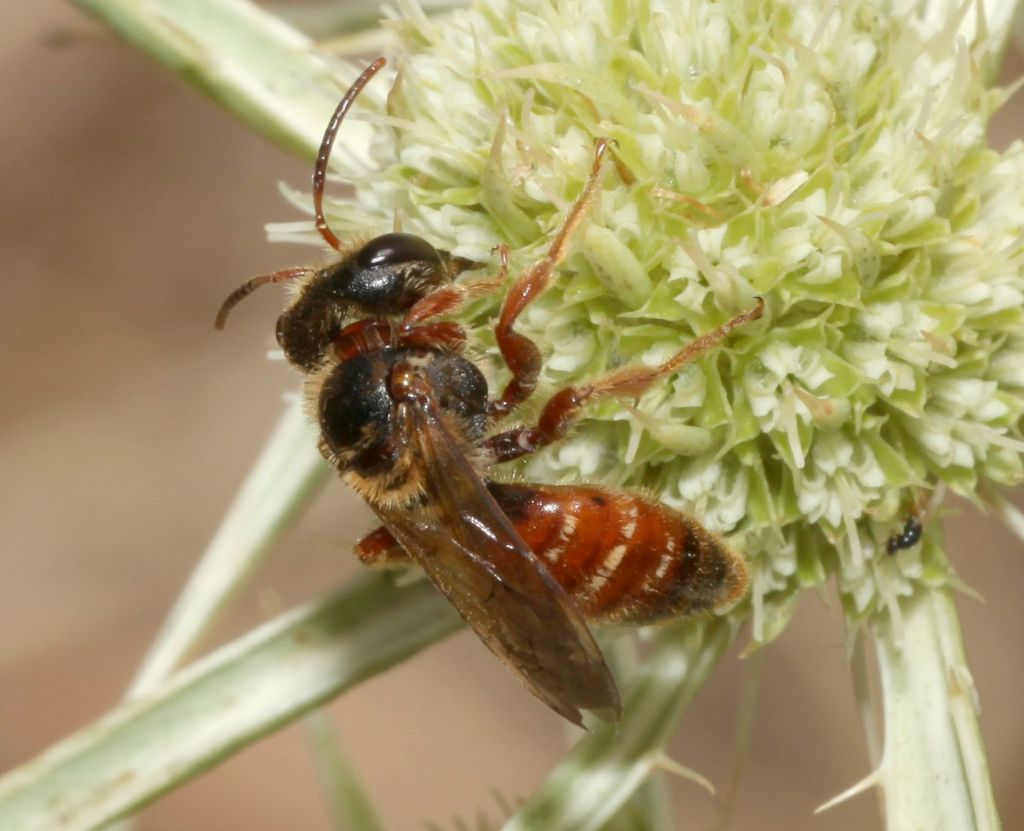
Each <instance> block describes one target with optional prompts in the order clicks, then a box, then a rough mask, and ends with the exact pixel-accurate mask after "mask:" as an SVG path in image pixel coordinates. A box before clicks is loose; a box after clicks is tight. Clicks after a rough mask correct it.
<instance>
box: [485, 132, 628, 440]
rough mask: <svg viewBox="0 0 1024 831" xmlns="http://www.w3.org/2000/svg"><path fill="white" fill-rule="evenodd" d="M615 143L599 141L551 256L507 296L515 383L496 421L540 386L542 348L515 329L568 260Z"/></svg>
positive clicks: (497, 406)
mask: <svg viewBox="0 0 1024 831" xmlns="http://www.w3.org/2000/svg"><path fill="white" fill-rule="evenodd" d="M612 144H614V142H613V141H612V140H611V139H606V138H600V139H597V141H596V142H595V146H594V162H593V164H592V165H591V168H590V175H589V176H588V177H587V181H586V182H585V183H584V185H583V189H582V190H581V191H580V193H579V196H577V197H576V201H575V202H574V203H573V204H572V207H571V208H570V209H569V213H568V214H567V215H566V217H565V219H564V220H563V222H562V227H561V228H559V229H558V233H557V234H555V238H554V240H553V241H552V243H551V247H550V248H548V252H547V254H545V255H544V256H543V257H542V258H541V259H539V260H538V261H537V262H535V263H534V264H533V265H531V266H530V267H529V268H527V269H526V271H524V272H523V273H522V274H520V275H519V277H518V278H516V281H515V282H514V283H513V284H512V288H511V289H509V292H508V294H507V295H506V297H505V305H504V306H502V309H501V315H500V317H499V318H498V323H497V325H496V326H495V327H494V333H495V336H496V337H497V341H498V348H499V349H500V350H501V356H502V357H503V358H504V359H505V364H506V365H507V366H508V368H509V371H510V372H511V373H512V380H511V381H509V382H508V384H507V385H506V386H505V389H504V390H503V391H502V393H501V396H500V397H499V398H497V399H495V400H494V401H492V402H491V403H490V406H489V409H488V414H489V415H490V417H491V418H492V419H495V420H497V419H501V418H504V417H505V416H506V415H508V414H509V413H510V412H512V410H514V409H515V408H516V407H518V406H519V405H520V404H522V403H523V402H524V401H525V400H526V399H527V398H529V397H530V395H531V394H532V393H533V390H534V388H535V387H536V386H537V376H538V375H539V374H540V366H541V359H540V349H538V348H537V344H535V343H534V342H533V341H532V340H530V339H529V338H527V337H526V336H525V335H521V334H519V333H518V332H515V331H513V329H512V327H513V325H515V322H516V319H517V318H518V317H519V315H521V314H522V313H523V310H524V309H526V307H527V306H529V305H530V303H532V302H533V301H534V299H536V298H537V297H538V296H539V295H540V294H541V292H543V291H544V289H546V288H547V286H548V284H549V283H550V282H551V277H552V275H553V274H554V271H555V268H556V267H557V266H558V264H559V263H561V262H562V260H563V259H565V252H566V248H567V247H568V243H569V239H570V237H571V236H572V234H573V232H574V231H575V230H576V228H577V227H579V224H580V222H581V221H582V220H583V217H584V216H585V215H586V212H587V208H589V207H590V203H591V202H593V201H594V194H595V193H596V192H597V186H598V183H599V182H600V177H601V167H602V164H603V162H604V160H605V156H606V154H607V152H608V150H609V148H610V147H611V145H612Z"/></svg>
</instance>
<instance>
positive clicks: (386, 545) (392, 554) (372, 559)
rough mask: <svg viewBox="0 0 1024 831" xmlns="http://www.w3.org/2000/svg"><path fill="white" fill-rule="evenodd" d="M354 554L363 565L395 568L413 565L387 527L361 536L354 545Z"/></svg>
mask: <svg viewBox="0 0 1024 831" xmlns="http://www.w3.org/2000/svg"><path fill="white" fill-rule="evenodd" d="M355 551H356V556H357V557H358V558H359V561H360V562H361V563H362V564H363V565H365V566H375V567H377V568H397V567H401V566H411V565H413V561H412V559H411V558H410V557H409V555H408V554H407V553H406V551H405V549H404V548H402V546H400V545H399V544H398V543H397V542H396V541H395V538H394V537H392V536H391V532H390V531H388V529H387V528H383V527H382V528H377V529H376V530H374V531H371V532H370V533H369V534H367V535H366V536H365V537H363V538H362V539H361V540H360V541H359V542H357V543H356V546H355Z"/></svg>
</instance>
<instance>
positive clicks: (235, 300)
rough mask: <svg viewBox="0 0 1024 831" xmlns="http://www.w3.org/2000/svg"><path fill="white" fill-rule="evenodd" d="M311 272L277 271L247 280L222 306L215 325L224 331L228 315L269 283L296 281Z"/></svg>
mask: <svg viewBox="0 0 1024 831" xmlns="http://www.w3.org/2000/svg"><path fill="white" fill-rule="evenodd" d="M311 271H313V269H311V268H285V269H282V270H281V271H275V272H274V273H273V274H261V275H260V276H259V277H253V278H252V279H251V280H246V281H245V282H244V283H242V285H240V286H239V287H238V288H237V289H235V290H234V291H233V292H231V294H229V295H228V296H227V299H226V300H225V301H224V302H223V303H221V304H220V310H219V311H218V312H217V319H216V320H215V321H214V323H213V325H214V326H215V327H216V328H217V329H223V328H224V323H225V322H226V321H227V319H228V313H229V312H230V311H231V310H232V309H233V308H235V306H237V305H238V304H239V303H240V302H242V301H243V300H244V299H245V298H246V297H248V296H249V295H250V294H252V293H253V292H254V291H256V289H258V288H259V287H260V286H265V285H266V284H267V283H283V282H285V281H286V280H294V279H295V278H297V277H302V276H303V275H305V274H309V273H310V272H311Z"/></svg>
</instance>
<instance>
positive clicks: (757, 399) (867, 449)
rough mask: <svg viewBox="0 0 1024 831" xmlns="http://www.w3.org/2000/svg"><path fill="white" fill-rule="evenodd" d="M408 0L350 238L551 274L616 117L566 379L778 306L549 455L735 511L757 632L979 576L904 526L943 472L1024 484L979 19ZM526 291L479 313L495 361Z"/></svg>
mask: <svg viewBox="0 0 1024 831" xmlns="http://www.w3.org/2000/svg"><path fill="white" fill-rule="evenodd" d="M400 9H401V11H402V17H401V19H400V20H396V21H394V22H393V26H394V28H395V29H396V30H397V32H398V33H399V35H400V38H401V43H402V44H403V50H402V55H401V57H400V59H399V61H398V70H397V74H396V75H394V76H393V85H392V86H391V88H390V89H388V88H387V87H388V85H387V83H380V82H377V84H372V85H371V87H370V89H368V90H367V92H366V93H365V94H364V98H363V99H362V100H361V102H360V107H361V108H362V111H363V113H364V116H363V117H364V118H366V119H367V120H369V121H370V122H371V124H372V125H373V131H374V135H373V139H372V142H371V145H370V148H371V149H370V154H369V156H368V157H366V158H361V157H360V156H359V154H353V153H348V154H346V152H345V151H344V150H343V149H342V148H341V147H339V153H338V156H339V169H340V170H341V171H342V172H343V175H344V176H345V178H346V179H348V180H349V181H352V182H353V183H354V184H355V188H356V192H355V195H354V197H352V198H351V199H347V200H344V201H337V202H334V203H333V204H332V205H331V207H330V209H329V210H330V214H331V221H332V224H333V225H334V226H335V228H336V229H337V230H339V232H341V231H344V232H347V233H351V234H358V233H380V232H381V231H382V230H386V229H387V228H388V227H389V226H390V224H391V222H392V221H393V217H394V216H396V215H397V216H398V217H400V219H401V222H402V224H403V226H404V227H405V229H406V230H410V231H413V232H415V233H418V234H421V235H422V236H424V237H426V238H427V239H429V240H431V241H432V242H433V243H435V244H436V245H437V246H438V247H443V248H447V249H449V250H452V251H453V252H454V253H456V254H459V255H462V256H466V257H471V258H473V259H475V260H479V261H482V262H486V263H490V264H491V265H492V268H493V267H494V266H495V265H496V257H495V255H494V254H493V253H492V249H493V247H494V246H496V245H498V244H499V243H507V244H509V245H510V246H512V249H513V261H512V262H513V270H516V269H522V268H524V267H526V266H527V265H529V264H530V263H531V262H533V261H534V260H536V259H537V258H538V257H540V256H542V254H543V253H544V251H545V250H546V248H547V246H548V245H549V243H550V239H551V236H552V234H553V232H554V230H555V229H556V228H557V227H558V225H559V223H560V222H561V220H562V219H563V217H564V215H565V213H566V210H567V209H568V207H569V205H570V204H571V203H572V201H573V200H574V199H575V198H576V196H577V194H578V193H579V192H580V189H581V187H582V185H583V182H584V180H585V178H586V175H587V173H588V171H589V169H590V165H591V160H592V157H593V147H594V140H595V138H597V137H607V138H611V139H614V141H615V142H616V143H617V147H616V150H615V155H616V157H617V159H618V161H619V162H621V165H620V166H619V168H618V169H617V168H616V167H615V166H613V165H608V169H607V170H606V171H605V172H604V174H603V180H602V184H601V189H600V193H599V196H598V198H597V199H596V200H595V203H594V204H593V206H592V208H591V210H590V212H589V215H588V217H587V219H586V220H585V221H584V223H583V224H582V225H581V227H580V228H579V230H578V232H577V233H576V234H575V236H574V237H573V239H572V242H571V246H570V251H569V254H568V256H567V258H566V260H565V262H564V263H563V264H562V265H561V266H560V268H559V269H558V273H557V276H556V278H555V280H554V281H553V284H552V286H551V287H550V289H548V291H547V292H546V293H545V294H544V295H543V296H542V297H541V299H540V300H538V301H537V302H536V303H535V304H533V305H532V306H531V307H530V308H529V310H528V311H527V312H526V313H525V314H524V316H523V317H522V318H521V322H520V324H519V328H520V330H521V331H522V332H523V333H524V334H526V335H527V336H529V337H531V338H533V339H535V340H536V341H537V342H538V343H540V344H541V345H542V348H543V349H544V352H545V356H546V359H545V364H544V369H543V372H542V378H541V387H540V389H539V391H538V394H537V395H536V396H535V399H534V400H535V401H536V402H540V403H542V402H543V401H545V400H546V398H547V395H548V394H550V392H551V391H552V390H554V389H555V388H557V387H559V386H562V385H565V384H573V383H581V382H585V381H587V380H589V379H592V378H594V377H596V376H599V375H601V374H602V373H604V372H606V371H607V370H608V369H609V368H613V367H617V366H622V365H628V364H636V363H641V364H653V363H656V362H659V361H661V360H664V359H665V358H666V357H668V356H669V355H671V354H672V353H673V352H675V351H676V350H677V349H678V348H679V347H680V346H681V345H682V344H683V343H685V342H686V341H687V340H689V339H691V338H693V337H694V336H696V335H699V334H701V333H703V332H705V331H708V330H709V329H711V328H713V327H715V326H716V325H718V324H720V323H721V322H723V321H724V320H725V319H727V318H729V317H731V316H732V315H734V314H736V313H737V312H739V311H741V310H743V309H745V308H749V307H750V306H751V305H753V303H754V301H755V297H757V296H763V297H764V298H765V299H766V301H767V305H768V309H767V311H766V313H765V315H764V317H763V318H762V320H760V321H758V322H757V323H754V324H751V325H749V326H747V327H744V328H743V329H742V330H740V331H737V332H736V333H735V334H733V335H732V336H731V337H730V338H729V340H728V342H727V343H725V344H724V345H723V346H722V347H721V348H719V349H717V350H716V351H715V352H714V353H713V354H711V355H709V356H706V357H705V358H703V359H702V360H700V361H699V362H697V363H695V364H693V365H690V366H688V367H686V368H685V369H684V370H683V371H681V372H679V373H678V374H677V375H676V376H674V377H672V378H670V379H668V380H666V381H664V382H663V383H659V384H657V385H656V386H655V388H653V389H651V390H650V391H648V392H647V393H645V394H644V395H642V396H641V397H640V398H639V399H638V400H637V401H635V402H629V401H623V402H604V403H601V404H600V405H598V406H595V407H592V408H590V409H589V410H588V411H587V413H586V417H585V419H584V420H583V421H582V423H581V424H580V426H579V428H578V429H577V430H576V431H575V432H574V433H573V435H572V436H571V437H570V438H568V439H566V440H565V441H562V442H560V443H559V444H557V445H556V446H553V447H551V448H549V449H548V450H546V451H544V452H542V453H539V454H537V455H536V456H535V457H533V458H531V459H530V460H529V461H528V462H526V463H525V464H524V465H523V466H522V472H523V474H524V475H525V476H527V477H529V478H530V479H534V480H538V481H558V480H565V479H572V480H590V481H601V482H607V483H610V484H614V485H623V486H636V487H642V488H645V489H648V490H649V491H653V492H654V493H656V494H657V495H658V496H659V497H660V498H661V499H663V500H664V501H665V502H667V503H668V504H670V505H672V506H674V507H677V508H679V509H681V510H685V511H687V512H690V513H692V514H694V515H695V516H697V517H698V518H699V519H700V520H701V521H702V522H703V523H705V524H706V525H707V526H708V527H710V528H712V529H713V530H716V531H719V532H721V533H723V534H726V535H727V536H728V537H729V538H730V539H731V540H732V541H733V544H734V545H735V546H736V547H737V548H738V549H739V550H741V551H742V552H744V553H745V555H746V556H747V558H748V559H749V560H750V562H751V564H752V569H753V573H754V579H753V586H752V603H753V609H754V612H755V617H754V621H755V628H754V635H755V639H757V640H767V639H769V638H770V637H772V636H773V635H774V634H775V633H776V632H778V631H779V630H780V629H781V626H782V625H783V624H784V622H785V620H786V618H787V616H788V613H789V610H790V609H791V608H792V604H791V603H790V600H791V599H792V597H793V596H794V595H795V593H796V590H797V589H799V588H801V587H806V586H810V585H814V584H817V583H819V582H821V581H822V580H824V579H825V577H826V576H827V575H828V574H830V573H835V574H836V575H837V576H838V580H839V585H840V588H841V590H842V592H843V595H844V598H845V603H846V605H847V611H848V613H850V614H852V615H853V616H854V617H855V618H858V617H861V616H866V615H869V614H872V613H874V612H877V611H880V610H886V609H895V608H896V604H895V600H896V599H897V598H898V597H900V596H901V595H904V594H907V593H909V592H910V591H911V590H912V589H913V587H914V585H915V583H918V582H920V581H924V582H926V583H929V584H936V585H937V584H942V583H944V582H948V581H949V580H951V578H952V573H951V570H950V567H949V566H948V564H947V562H946V560H945V558H944V556H943V554H942V548H941V540H940V539H939V535H940V530H939V527H938V526H939V524H938V523H937V522H933V523H928V522H926V523H925V525H926V530H925V535H924V541H923V544H922V545H914V546H909V547H908V548H907V549H906V550H902V551H898V552H896V553H895V554H892V553H889V552H887V550H886V540H887V539H888V538H889V537H890V536H891V535H892V534H893V533H894V532H898V531H899V530H900V529H901V528H902V527H903V524H904V520H905V517H906V516H907V513H908V511H910V510H911V509H912V507H913V506H915V505H916V506H918V507H919V508H920V506H922V505H924V504H925V503H928V502H929V501H930V502H931V505H930V508H929V511H930V514H932V515H934V513H935V502H936V501H937V500H935V499H932V498H931V495H932V494H934V493H936V492H941V491H942V489H944V488H945V489H949V490H951V491H953V492H955V493H958V494H962V495H964V496H967V497H968V498H977V494H978V490H979V488H980V487H982V486H984V485H987V484H990V485H1014V484H1017V483H1019V482H1020V481H1021V480H1022V477H1024V467H1022V464H1021V451H1022V450H1024V444H1022V443H1021V441H1020V440H1019V438H1018V437H1019V432H1020V424H1021V413H1022V411H1024V372H1021V369H1020V368H1021V367H1022V366H1024V277H1022V271H1021V263H1022V252H1024V247H1022V245H1021V243H1020V230H1021V223H1022V218H1024V148H1022V147H1021V146H1020V145H1014V146H1013V147H1012V148H1011V149H1010V150H1008V151H1007V152H1006V153H1005V154H1002V155H1000V154H999V153H996V152H994V151H992V150H990V149H988V148H987V147H986V145H985V125H986V121H987V119H988V117H989V116H990V115H991V113H992V112H993V110H994V109H995V108H996V107H997V106H998V104H999V103H1000V102H1001V97H1000V95H999V94H998V93H996V92H993V91H990V90H988V89H987V88H986V85H985V83H984V79H983V78H982V76H981V72H980V71H979V68H978V64H977V61H976V56H975V55H974V54H973V53H972V51H971V47H970V46H969V45H968V44H967V43H966V42H965V41H964V40H963V39H958V37H957V35H956V28H955V26H953V25H946V26H943V27H935V26H932V27H929V26H927V25H926V24H925V23H924V22H922V21H921V20H920V19H919V18H918V17H916V16H915V14H914V12H913V10H910V11H907V12H906V14H905V15H903V16H900V15H895V16H894V14H893V12H892V11H891V5H890V4H885V10H884V11H883V9H882V4H879V5H877V6H876V5H875V4H873V3H870V2H868V3H858V4H832V3H819V2H812V3H808V2H805V0H780V2H775V3H770V4H752V3H748V2H744V0H724V2H718V3H705V2H697V0H664V1H663V2H658V0H614V1H613V0H609V1H608V2H591V3H586V2H580V1H579V0H488V2H480V3H477V4H475V5H473V6H471V7H470V8H469V9H468V10H460V11H459V12H457V13H454V14H452V15H450V16H447V17H445V18H441V19H427V18H426V17H425V16H423V15H422V13H421V12H419V11H418V10H417V8H416V7H415V6H413V5H412V4H400ZM368 109H369V110H371V111H372V110H374V109H375V110H376V114H374V115H369V116H366V115H365V112H366V111H367V110H368ZM342 143H344V142H342ZM501 299H502V298H501V297H500V295H499V296H494V297H493V298H490V299H487V300H482V301H479V302H477V303H475V304H473V305H472V306H470V307H469V308H468V310H466V311H465V312H463V313H462V315H461V319H462V320H463V322H464V323H466V324H467V325H468V326H469V327H470V330H471V332H472V335H473V337H474V338H475V342H476V343H477V344H478V345H479V353H478V355H479V356H480V357H481V358H482V359H483V361H484V363H485V364H486V363H488V360H487V358H488V357H489V358H490V359H491V360H490V361H489V363H490V365H491V367H492V373H491V374H492V379H493V381H494V383H495V384H496V385H501V384H503V383H504V381H505V380H506V378H507V371H506V370H505V368H504V365H503V364H502V362H501V360H500V356H499V355H498V353H497V349H496V347H495V344H494V337H493V332H492V330H491V327H492V326H493V319H494V316H495V314H496V311H497V309H498V306H499V304H500V302H501ZM485 356H486V357H485ZM535 413H536V405H533V409H530V408H529V407H528V408H524V409H523V410H522V411H521V412H520V413H518V416H519V417H521V418H523V419H524V420H527V419H529V417H530V416H531V415H535Z"/></svg>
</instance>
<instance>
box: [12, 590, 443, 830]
mask: <svg viewBox="0 0 1024 831" xmlns="http://www.w3.org/2000/svg"><path fill="white" fill-rule="evenodd" d="M460 626H461V620H460V619H459V617H458V616H457V615H456V613H455V612H454V610H453V609H452V608H451V606H450V605H449V604H448V603H447V602H446V601H445V600H444V599H443V598H442V597H441V596H440V595H439V594H438V593H437V592H436V591H435V590H434V588H433V586H431V585H430V584H429V583H428V582H426V581H425V580H419V581H416V582H415V583H414V584H412V585H408V586H405V587H402V588H398V587H396V586H395V585H394V582H393V577H392V576H391V575H389V574H382V573H379V572H364V573H362V574H360V575H359V576H358V577H357V578H356V579H354V580H353V581H352V582H350V583H349V584H348V585H347V586H346V587H345V588H343V589H341V590H340V591H339V592H337V593H335V594H334V595H331V596H330V597H328V598H326V599H325V600H321V601H319V602H316V603H311V604H309V605H307V606H304V607H301V608H299V609H296V610H294V611H292V612H289V613H287V614H285V615H282V616H280V617H278V618H276V619H275V620H272V621H270V622H269V623H267V624H265V625H263V626H261V627H260V628H259V629H256V630H255V631H253V632H251V633H249V634H248V635H246V636H244V637H243V638H240V639H239V640H237V641H234V642H233V643H230V644H228V645H227V646H224V647H222V648H221V649H219V650H217V651H216V652H214V653H213V654H211V655H209V656H207V657H206V658H203V659H202V660H201V661H199V662H197V663H196V664H193V665H191V666H189V667H188V668H186V669H185V670H183V671H182V672H180V673H179V674H177V675H175V676H174V677H173V678H172V679H170V681H169V682H167V683H166V684H164V685H163V686H162V687H160V689H159V690H158V691H156V692H155V693H153V694H152V695H149V696H146V697H144V698H141V699H138V700H136V701H130V702H127V703H125V704H123V705H121V706H120V707H119V708H117V709H116V710H114V711H112V712H111V713H109V714H108V715H106V716H104V717H103V718H101V719H100V720H98V721H97V722H94V723H93V724H92V725H90V726H88V727H86V728H85V729H83V730H81V731H79V732H78V733H76V734H74V735H72V736H71V737H69V738H67V739H65V740H64V741H62V742H61V743H60V744H57V745H55V746H54V747H52V748H50V749H49V750H48V751H46V752H45V753H44V754H43V755H41V756H39V757H38V758H37V759H35V760H33V761H32V762H29V763H28V764H26V765H24V766H22V767H20V768H18V769H16V770H14V771H12V772H10V773H8V774H7V775H6V776H5V777H3V778H2V779H0V828H3V829H4V831H39V829H46V830H47V831H87V829H93V828H96V827H97V826H99V825H102V824H104V823H106V822H109V821H111V820H113V819H116V818H118V817H121V816H124V815H126V814H128V813H130V812H132V811H134V810H136V809H137V808H139V807H140V806H141V805H143V804H145V803H147V802H149V801H151V800H152V799H154V798H156V797H157V796H159V795H160V794H162V793H164V792H166V791H168V790H171V789H172V788H174V787H176V786H178V785H180V784H182V783H183V782H185V781H187V780H189V779H192V778H193V777H195V776H196V775H198V774H199V773H200V772H202V771H204V770H206V769H207V768H210V767H212V766H213V765H215V764H216V763H217V762H219V761H220V760H221V759H223V758H225V757H226V756H229V755H230V754H232V753H234V752H236V751H237V750H240V749H241V748H243V747H245V746H246V745H248V744H250V743H252V742H254V741H255V740H256V739H258V738H260V737H261V736H264V735H266V734H267V733H270V732H272V731H273V730H276V729H277V728H279V727H280V726H282V725H283V724H285V723H287V722H289V721H292V720H293V719H295V718H297V717H298V716H300V715H302V714H303V713H306V712H308V711H309V710H311V709H313V708H314V707H317V706H319V705H321V704H322V703H324V702H325V701H328V700H329V699H331V698H333V697H335V696H336V695H338V694H340V693H341V692H344V691H345V690H347V689H350V688H351V687H353V686H355V685H356V684H358V683H360V682H361V681H364V680H365V679H367V678H369V677H370V676H372V675H375V674H377V673H379V672H382V671H383V670H385V669H388V668H389V667H392V666H394V665H395V664H397V663H400V662H401V661H403V660H405V659H406V658H408V657H409V656H410V655H413V654H414V653H416V652H418V651H419V650H421V649H423V648H424V647H426V646H429V645H430V644H432V643H434V642H436V641H438V640H440V639H441V638H443V637H445V636H447V635H449V634H450V633H452V632H454V631H455V630H456V629H458V628H459V627H460Z"/></svg>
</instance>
